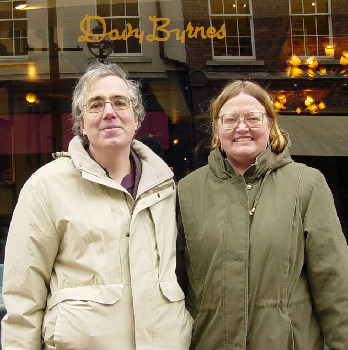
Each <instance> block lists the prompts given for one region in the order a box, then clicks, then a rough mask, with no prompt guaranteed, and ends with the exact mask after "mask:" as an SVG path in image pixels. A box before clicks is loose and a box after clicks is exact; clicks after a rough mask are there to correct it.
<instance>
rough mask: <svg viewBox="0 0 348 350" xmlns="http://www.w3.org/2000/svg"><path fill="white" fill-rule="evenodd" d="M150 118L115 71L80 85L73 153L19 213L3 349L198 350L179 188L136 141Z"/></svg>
mask: <svg viewBox="0 0 348 350" xmlns="http://www.w3.org/2000/svg"><path fill="white" fill-rule="evenodd" d="M144 114H145V113H144V108H143V104H142V98H141V95H140V89H139V87H138V85H137V84H136V83H135V82H132V81H130V80H128V78H127V74H126V72H125V71H123V70H122V69H121V68H120V67H119V66H117V65H116V64H101V63H94V64H92V65H91V66H89V67H88V69H87V70H86V72H85V74H84V75H83V76H82V77H81V78H80V80H79V82H78V84H77V86H76V88H75V91H74V95H73V104H72V115H73V122H74V131H75V133H76V136H75V137H74V138H73V139H72V140H71V142H70V144H69V153H67V152H59V154H58V156H59V158H58V159H56V160H54V161H53V162H51V163H49V164H47V165H45V166H44V167H42V168H41V169H39V170H38V171H37V172H36V173H35V174H33V175H32V176H31V178H30V179H29V180H28V181H27V182H26V184H25V185H24V187H23V189H22V191H21V194H20V197H19V200H18V204H17V206H16V209H15V211H14V214H13V218H12V222H11V226H10V231H9V236H8V240H7V245H6V256H5V268H4V281H3V298H4V302H5V306H6V309H7V315H6V316H5V317H4V319H3V321H2V349H3V350H20V349H21V350H23V349H30V350H41V349H45V350H48V349H52V350H57V349H65V350H68V349H79V350H115V349H120V350H121V349H122V350H134V349H148V350H150V349H151V350H163V349H168V350H169V349H171V350H184V349H188V348H189V344H190V340H191V329H192V318H191V316H190V315H189V313H188V312H187V311H186V309H185V303H184V293H183V292H182V290H181V289H180V286H179V285H178V283H177V280H176V275H175V241H176V234H177V229H176V222H175V197H176V196H175V183H174V180H173V173H172V171H171V170H170V169H169V168H168V166H167V165H166V164H165V163H164V162H163V160H162V159H161V158H160V157H158V156H157V155H156V154H155V153H154V152H152V151H151V150H150V149H149V148H148V147H147V146H145V145H144V144H142V143H141V142H139V141H135V140H133V137H134V134H135V132H136V130H137V129H138V128H139V126H140V124H141V122H142V120H143V119H144ZM41 339H43V342H44V345H43V346H42V345H41Z"/></svg>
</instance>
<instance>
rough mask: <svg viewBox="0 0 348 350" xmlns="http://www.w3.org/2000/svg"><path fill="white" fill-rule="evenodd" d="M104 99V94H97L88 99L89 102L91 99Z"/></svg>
mask: <svg viewBox="0 0 348 350" xmlns="http://www.w3.org/2000/svg"><path fill="white" fill-rule="evenodd" d="M102 99H103V97H102V96H100V95H97V96H93V97H91V98H90V99H89V100H88V102H90V101H96V100H102Z"/></svg>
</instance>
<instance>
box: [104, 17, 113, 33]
mask: <svg viewBox="0 0 348 350" xmlns="http://www.w3.org/2000/svg"><path fill="white" fill-rule="evenodd" d="M105 27H106V32H107V33H109V32H110V31H111V30H112V29H114V28H112V23H111V19H106V20H105Z"/></svg>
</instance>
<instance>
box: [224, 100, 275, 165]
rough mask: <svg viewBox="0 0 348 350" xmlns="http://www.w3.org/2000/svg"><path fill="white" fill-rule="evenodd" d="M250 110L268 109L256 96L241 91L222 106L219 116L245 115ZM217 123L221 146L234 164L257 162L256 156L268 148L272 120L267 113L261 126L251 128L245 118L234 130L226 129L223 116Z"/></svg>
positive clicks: (260, 110) (263, 110)
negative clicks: (230, 114)
mask: <svg viewBox="0 0 348 350" xmlns="http://www.w3.org/2000/svg"><path fill="white" fill-rule="evenodd" d="M249 112H262V113H266V110H265V108H264V107H263V105H262V104H261V103H260V102H259V101H258V100H257V99H256V98H254V97H252V96H250V95H247V94H244V93H241V94H239V95H237V96H235V97H232V98H230V99H229V100H228V101H227V102H226V103H225V104H224V105H223V106H222V108H221V110H220V113H219V116H221V115H223V114H226V113H233V114H236V115H238V116H241V117H244V116H245V114H247V113H249ZM217 123H218V133H219V137H220V141H221V146H222V148H223V150H224V151H225V153H226V156H227V159H228V160H229V161H230V163H231V164H232V165H235V166H243V167H245V168H247V167H248V166H250V165H251V164H253V163H255V160H256V157H257V156H259V155H260V154H261V153H262V152H263V151H264V150H265V149H266V148H267V144H268V141H269V134H270V122H269V120H268V118H267V116H266V115H264V117H263V124H262V125H261V127H259V128H249V127H248V126H247V125H246V124H245V122H244V120H240V121H239V124H238V125H237V126H236V128H235V129H234V130H233V129H232V130H225V129H224V128H223V127H222V120H221V118H219V119H218V122H217Z"/></svg>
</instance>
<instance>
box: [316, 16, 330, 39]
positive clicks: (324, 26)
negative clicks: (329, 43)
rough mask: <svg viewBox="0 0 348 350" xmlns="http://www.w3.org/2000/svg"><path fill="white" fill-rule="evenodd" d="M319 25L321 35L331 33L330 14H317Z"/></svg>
mask: <svg viewBox="0 0 348 350" xmlns="http://www.w3.org/2000/svg"><path fill="white" fill-rule="evenodd" d="M317 26H318V34H319V35H329V18H328V16H317Z"/></svg>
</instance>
